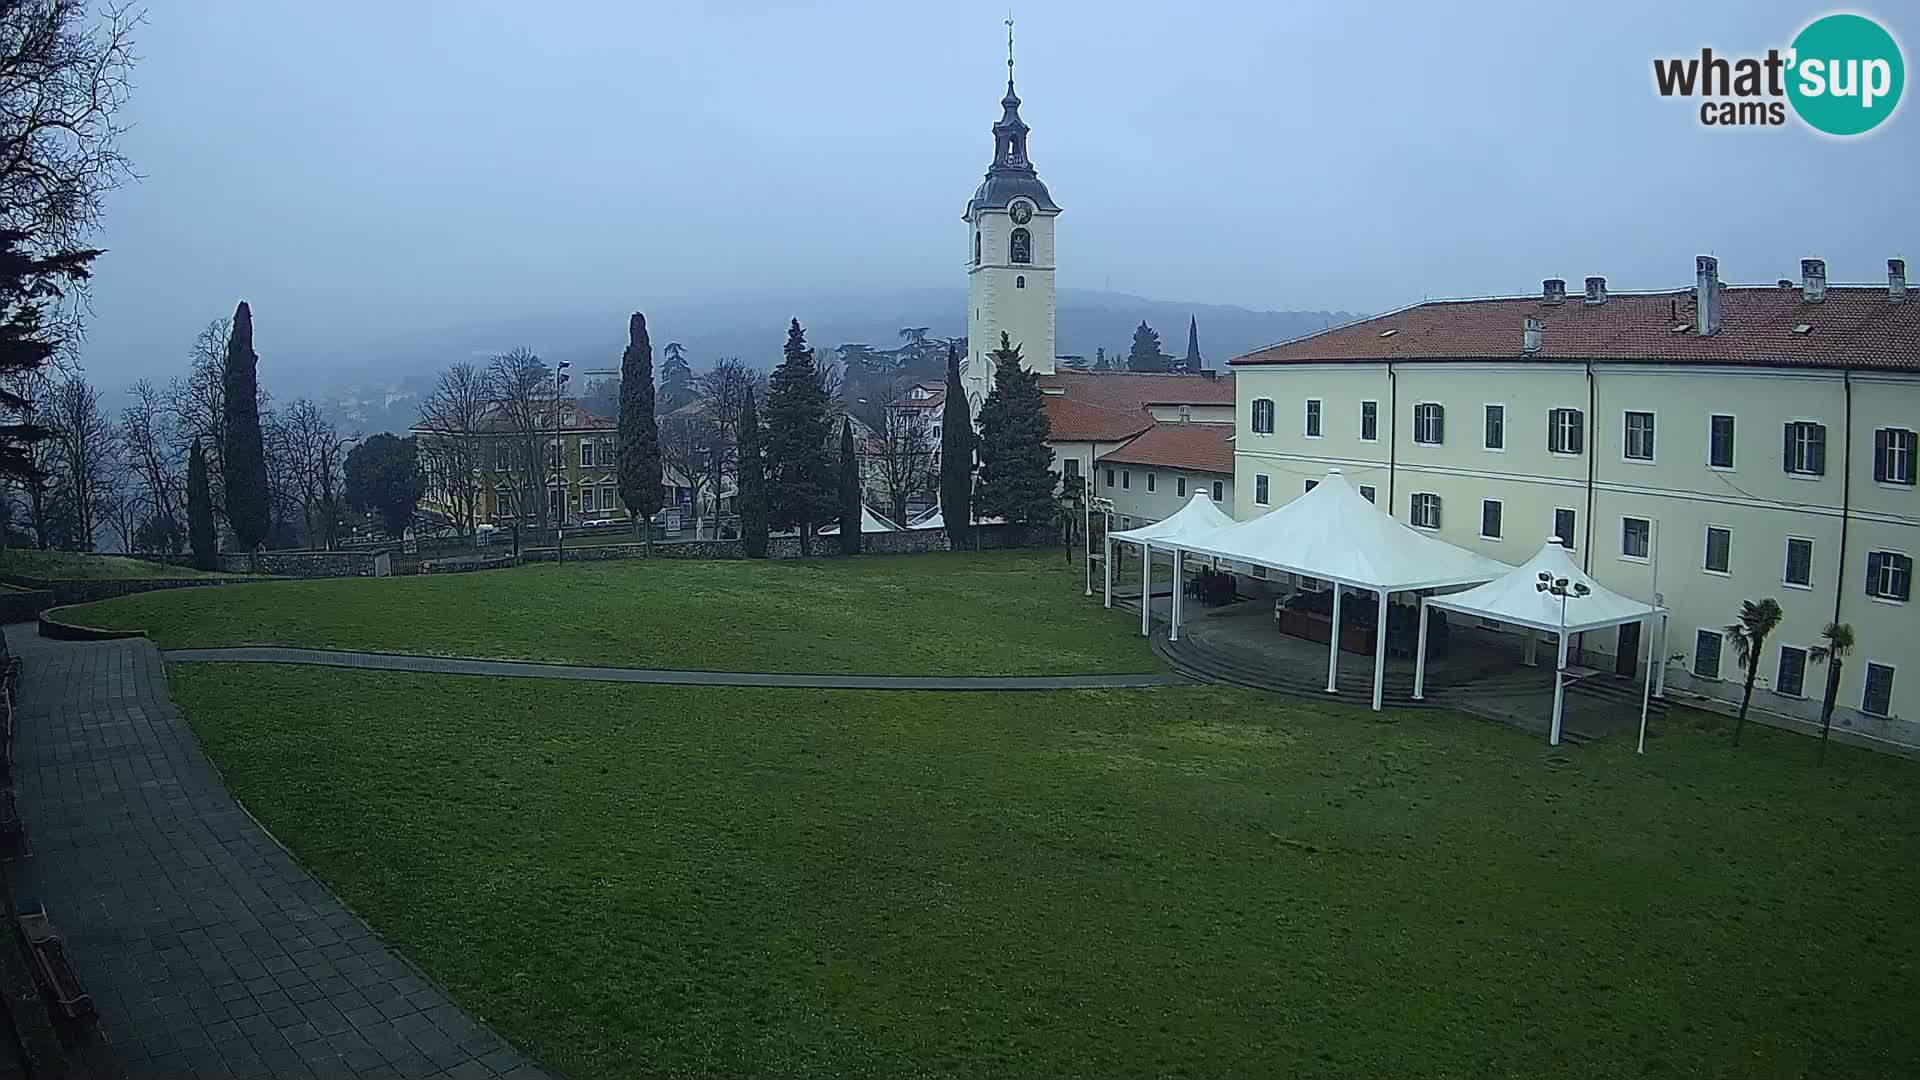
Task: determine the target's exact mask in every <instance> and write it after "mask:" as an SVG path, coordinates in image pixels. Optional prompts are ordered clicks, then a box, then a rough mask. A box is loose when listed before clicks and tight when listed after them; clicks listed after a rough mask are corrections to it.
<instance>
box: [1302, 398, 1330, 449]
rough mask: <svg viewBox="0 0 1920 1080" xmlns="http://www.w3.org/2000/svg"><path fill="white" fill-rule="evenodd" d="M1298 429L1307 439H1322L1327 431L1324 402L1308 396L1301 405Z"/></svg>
mask: <svg viewBox="0 0 1920 1080" xmlns="http://www.w3.org/2000/svg"><path fill="white" fill-rule="evenodd" d="M1300 429H1301V431H1303V432H1304V433H1305V437H1306V438H1309V439H1323V438H1325V437H1326V432H1327V409H1326V403H1325V402H1323V401H1321V400H1320V399H1319V398H1317V397H1310V398H1308V399H1307V400H1306V401H1305V402H1304V403H1302V405H1301V417H1300Z"/></svg>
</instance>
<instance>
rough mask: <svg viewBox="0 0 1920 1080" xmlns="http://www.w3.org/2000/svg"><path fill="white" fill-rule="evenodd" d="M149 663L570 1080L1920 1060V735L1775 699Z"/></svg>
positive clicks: (1563, 1069)
mask: <svg viewBox="0 0 1920 1080" xmlns="http://www.w3.org/2000/svg"><path fill="white" fill-rule="evenodd" d="M796 569H800V570H801V572H800V573H798V574H796V575H795V577H796V579H799V580H804V579H805V578H806V571H805V569H804V568H796ZM533 577H534V578H535V579H536V580H538V578H539V575H533ZM466 580H468V581H472V580H474V579H466ZM217 591H218V592H222V593H227V592H232V591H234V590H217ZM263 592H264V591H263ZM172 678H173V680H174V691H175V694H176V696H177V697H178V698H179V700H180V701H181V703H182V705H183V706H184V707H185V709H186V712H187V714H188V716H189V717H190V718H191V721H192V723H193V725H194V727H195V729H196V730H197V731H198V733H199V735H200V737H201V739H202V741H203V742H204V744H205V745H206V746H207V748H208V749H209V751H210V752H211V753H212V755H213V756H214V758H215V759H216V760H217V761H218V762H219V763H220V765H221V766H222V768H223V769H224V771H225V773H226V776H227V779H228V781H229V782H230V783H231V785H232V786H233V789H234V790H235V791H236V792H237V793H238V794H239V795H240V796H241V797H242V798H244V799H245V800H246V801H247V803H248V805H249V807H250V808H251V809H252V810H253V811H254V812H255V813H256V814H258V815H259V816H260V817H261V818H262V820H264V821H265V822H266V824H267V825H268V826H269V827H270V828H272V830H273V831H274V833H275V834H276V835H277V836H279V837H280V838H281V839H282V840H284V841H285V842H286V843H288V844H289V845H290V846H291V847H292V848H293V850H294V851H295V852H296V853H297V854H298V855H299V857H300V858H301V859H303V860H304V861H305V862H306V863H307V864H308V865H309V866H311V867H313V868H314V869H315V871H316V872H317V873H319V874H320V876H321V877H322V878H324V879H325V880H326V881H327V882H328V883H329V884H330V885H331V886H332V887H333V888H334V889H335V890H336V891H338V892H339V893H340V894H341V895H342V896H343V897H344V898H345V899H346V900H347V901H348V902H349V903H350V904H351V905H352V906H353V907H354V908H355V909H356V910H358V911H359V912H361V913H362V914H363V915H364V916H365V917H367V918H368V919H369V920H370V921H371V922H372V923H373V924H374V925H375V927H376V928H378V929H379V930H380V932H381V933H382V934H383V935H385V936H387V938H388V939H389V940H390V941H392V942H393V943H395V944H396V945H397V946H398V947H400V948H401V949H402V950H403V951H405V952H406V953H408V954H409V955H410V956H412V957H413V958H414V959H415V960H417V961H418V962H420V963H421V964H422V965H423V966H424V967H425V968H426V969H427V970H428V971H429V972H431V973H432V974H433V975H434V976H435V977H436V978H438V979H439V980H441V981H443V982H444V983H445V984H447V985H448V986H449V987H450V988H451V989H452V990H453V991H454V993H455V995H456V996H457V997H458V998H459V999H460V1000H461V1001H462V1002H463V1003H464V1004H466V1005H467V1006H469V1007H471V1008H473V1009H474V1010H476V1011H477V1012H478V1013H479V1014H481V1015H482V1016H484V1017H485V1018H486V1019H487V1020H488V1021H489V1022H491V1023H493V1024H495V1025H496V1026H497V1027H498V1028H499V1029H500V1030H501V1031H502V1032H503V1033H505V1034H506V1035H508V1036H509V1037H511V1038H512V1039H513V1040H515V1041H516V1042H517V1043H519V1044H520V1045H522V1046H524V1047H525V1048H527V1049H528V1050H530V1051H531V1052H532V1053H534V1054H535V1055H536V1056H538V1057H539V1058H541V1059H542V1060H544V1061H546V1062H548V1063H550V1064H551V1065H553V1066H555V1067H556V1068H558V1069H561V1070H563V1071H565V1072H567V1073H568V1074H569V1075H572V1076H576V1077H581V1078H589V1077H618V1076H633V1075H640V1074H645V1075H667V1076H720V1075H725V1076H735V1075H742V1076H802V1075H805V1076H854V1077H901V1076H919V1077H1057V1076H1069V1075H1078V1076H1099V1077H1122V1076H1140V1077H1148V1076H1154V1077H1159V1076H1191V1077H1229V1076H1245V1077H1269V1076H1357V1075H1402V1076H1405V1075H1450V1076H1459V1077H1480V1076H1517V1077H1535V1076H1563V1075H1575V1076H1621V1077H1642V1076H1649V1077H1665V1076H1676V1075H1711V1076H1764V1077H1773V1076H1809V1075H1812V1076H1833V1077H1865V1076H1905V1077H1910V1076H1915V1075H1920V1010H1917V1009H1916V1005H1920V997H1917V995H1916V989H1915V987H1916V981H1915V980H1916V974H1917V973H1920V920H1917V919H1916V917H1915V916H1916V913H1920V876H1917V875H1916V873H1915V867H1916V866H1917V865H1920V769H1917V768H1916V766H1915V765H1914V764H1912V763H1910V762H1906V761H1900V760H1894V759H1889V758H1884V757H1879V756H1874V755H1870V754H1867V753H1863V752H1860V751H1855V750H1851V749H1848V748H1845V747H1839V746H1836V747H1834V748H1833V751H1832V754H1831V756H1830V758H1829V762H1828V765H1827V767H1826V768H1825V769H1821V770H1816V769H1815V768H1814V767H1813V764H1812V761H1813V751H1814V744H1813V743H1812V742H1811V741H1809V740H1807V739H1805V738H1801V737H1797V736H1793V735H1788V734H1784V733H1781V732H1777V731H1774V730H1771V729H1767V728H1759V729H1754V728H1749V730H1748V742H1747V745H1746V746H1744V747H1743V748H1742V749H1740V750H1739V751H1737V752H1735V751H1732V750H1730V749H1729V748H1728V745H1727V744H1728V739H1727V737H1726V732H1725V730H1724V726H1723V725H1724V722H1723V721H1720V720H1718V719H1717V718H1708V717H1705V716H1704V715H1703V714H1692V713H1676V716H1677V717H1678V718H1679V719H1677V720H1676V721H1675V722H1674V723H1672V724H1670V725H1669V726H1668V727H1667V728H1666V729H1665V730H1661V731H1658V732H1656V735H1657V737H1656V738H1655V739H1654V740H1653V741H1652V743H1651V745H1650V748H1649V752H1648V754H1647V756H1646V757H1644V758H1637V757H1635V756H1634V754H1633V753H1632V746H1631V743H1630V742H1622V743H1620V744H1618V745H1615V744H1597V745H1589V746H1584V747H1579V748H1564V749H1561V750H1553V749H1550V748H1548V747H1546V746H1544V745H1543V744H1542V743H1541V742H1540V740H1538V739H1536V738H1533V737H1530V736H1526V735H1523V734H1520V733H1517V732H1514V731H1511V730H1508V729H1506V728H1502V727H1498V726H1494V725H1490V724H1485V723H1481V722H1478V721H1474V720H1469V719H1464V718H1461V717H1458V716H1454V715H1450V714H1444V713H1388V714H1385V716H1384V717H1379V718H1377V717H1375V716H1374V715H1373V714H1370V713H1366V712H1361V711H1354V710H1349V709H1345V708H1342V707H1337V706H1331V705H1329V706H1314V705H1308V704H1300V703H1288V702H1284V701H1282V700H1281V699H1277V698H1272V697H1265V696H1260V695H1254V694H1248V693H1242V692H1238V691H1230V690H1225V689H1220V688H1203V687H1181V688H1169V689H1164V690H1151V691H1125V692H1099V693H1095V692H1084V693H1078V692H1076V693H1056V694H1044V695H1042V694H993V693H987V694H972V695H960V694H953V695H940V694H899V693H896V694H885V693H846V692H840V693H831V692H815V691H798V690H795V691H785V690H780V691H775V690H730V689H694V688H640V687H624V686H610V685H594V684H574V683H551V682H537V681H530V680H529V681H521V680H499V679H470V678H460V677H449V676H424V675H399V674H382V673H370V672H354V671H328V670H317V669H291V668H267V667H259V666H239V665H231V666H229V665H178V666H176V667H175V668H173V669H172ZM1695 724H1699V725H1703V726H1701V727H1695V726H1693V725H1695Z"/></svg>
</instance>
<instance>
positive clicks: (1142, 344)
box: [1127, 319, 1173, 371]
mask: <svg viewBox="0 0 1920 1080" xmlns="http://www.w3.org/2000/svg"><path fill="white" fill-rule="evenodd" d="M1172 359H1173V358H1172V357H1170V356H1168V355H1167V354H1166V353H1163V352H1161V351H1160V334H1159V333H1158V332H1157V331H1156V330H1154V328H1153V327H1151V326H1148V325H1147V321H1146V320H1145V319H1142V320H1140V325H1139V326H1137V327H1134V330H1133V348H1132V349H1130V350H1128V352H1127V370H1128V371H1165V370H1167V367H1168V365H1169V362H1170V361H1171V360H1172Z"/></svg>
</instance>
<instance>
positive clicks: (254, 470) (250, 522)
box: [220, 300, 272, 551]
mask: <svg viewBox="0 0 1920 1080" xmlns="http://www.w3.org/2000/svg"><path fill="white" fill-rule="evenodd" d="M259 365H260V357H259V354H257V353H255V352H254V351H253V311H252V310H251V309H250V308H248V307H247V302H246V301H245V300H242V301H241V302H240V306H239V307H238V308H235V309H234V312H233V331H232V332H231V333H230V334H228V335H227V365H226V379H225V381H224V383H223V384H222V385H223V388H224V393H223V394H222V401H223V402H224V407H223V409H222V413H223V415H222V420H223V424H222V426H223V427H224V428H225V430H224V431H223V432H222V433H221V441H220V446H221V451H220V462H221V468H222V469H223V470H224V471H225V475H224V476H223V477H221V480H222V482H223V485H224V486H223V487H222V489H221V490H223V491H225V492H226V497H227V524H228V526H230V527H231V528H232V529H233V541H234V545H235V546H236V547H238V548H239V549H240V550H242V551H252V550H253V549H254V548H256V547H259V546H260V544H261V542H262V541H264V540H266V538H267V530H268V529H269V528H270V527H271V526H272V519H271V517H270V515H269V513H268V508H267V455H266V448H265V446H264V445H263V444H262V443H261V439H260V382H259V378H260V376H259Z"/></svg>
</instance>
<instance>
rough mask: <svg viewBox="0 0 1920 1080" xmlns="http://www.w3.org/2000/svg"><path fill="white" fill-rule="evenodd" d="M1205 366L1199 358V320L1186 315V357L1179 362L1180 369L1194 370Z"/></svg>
mask: <svg viewBox="0 0 1920 1080" xmlns="http://www.w3.org/2000/svg"><path fill="white" fill-rule="evenodd" d="M1205 366H1206V363H1205V361H1203V360H1201V359H1200V320H1199V319H1197V318H1195V317H1194V316H1192V315H1189V316H1187V359H1186V361H1185V362H1184V363H1183V364H1181V370H1183V371H1188V372H1196V371H1199V370H1201V369H1202V368H1204V367H1205Z"/></svg>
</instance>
